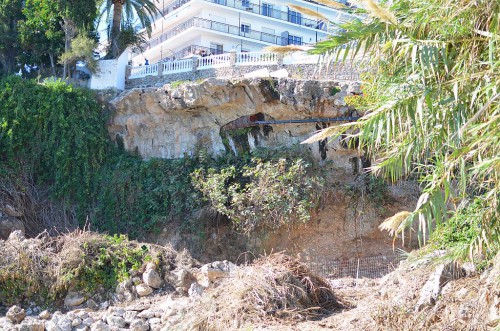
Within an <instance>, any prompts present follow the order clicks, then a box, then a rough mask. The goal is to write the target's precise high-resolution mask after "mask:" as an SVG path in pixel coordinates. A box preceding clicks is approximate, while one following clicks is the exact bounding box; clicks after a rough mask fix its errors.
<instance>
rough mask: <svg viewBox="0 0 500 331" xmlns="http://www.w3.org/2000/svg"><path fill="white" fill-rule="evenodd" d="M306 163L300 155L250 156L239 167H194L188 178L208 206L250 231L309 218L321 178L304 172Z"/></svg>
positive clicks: (319, 191) (318, 192)
mask: <svg viewBox="0 0 500 331" xmlns="http://www.w3.org/2000/svg"><path fill="white" fill-rule="evenodd" d="M309 166H310V165H309V164H308V163H306V162H305V161H303V160H302V159H297V160H294V161H287V160H286V159H279V160H278V161H263V160H261V159H252V161H251V165H248V166H244V167H243V168H239V169H237V168H236V167H234V166H228V167H223V168H221V169H213V168H212V169H208V171H204V170H197V171H195V172H194V173H193V176H192V178H193V182H194V186H195V187H196V188H197V189H199V190H200V191H201V192H202V193H203V195H204V196H205V198H206V200H207V201H208V202H209V204H210V205H211V207H212V208H214V209H215V210H217V211H218V212H220V213H222V214H224V215H226V216H227V217H229V219H231V220H232V221H233V222H234V224H235V225H236V227H237V228H239V229H240V230H241V231H243V232H245V233H246V234H250V233H251V232H254V231H258V230H264V229H270V230H275V229H277V228H279V227H280V226H282V225H290V224H292V223H294V222H297V221H301V222H306V221H308V220H310V218H311V210H312V209H314V208H315V207H316V206H317V204H318V202H319V199H320V197H321V194H322V188H323V178H322V177H320V176H317V175H314V174H311V173H310V172H308V171H307V170H308V168H309Z"/></svg>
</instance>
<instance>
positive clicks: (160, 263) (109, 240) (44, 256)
mask: <svg viewBox="0 0 500 331" xmlns="http://www.w3.org/2000/svg"><path fill="white" fill-rule="evenodd" d="M176 255H177V253H176V252H175V251H174V250H172V249H170V248H168V247H167V248H165V247H159V246H155V245H143V244H139V243H137V242H133V241H130V240H128V238H127V237H126V236H123V235H120V236H118V235H115V236H108V235H100V234H97V233H93V232H87V231H75V232H73V233H69V234H66V235H61V236H58V237H48V236H42V237H41V238H37V239H31V241H30V244H29V245H24V244H22V242H10V243H5V242H0V265H1V266H2V267H1V268H0V304H2V305H11V304H14V303H18V302H22V301H25V300H30V301H35V302H38V303H43V304H45V305H46V304H50V303H51V302H53V301H57V300H61V299H63V298H64V296H65V295H66V293H67V292H68V291H79V292H80V293H82V294H84V295H85V296H87V297H91V296H93V295H95V294H96V293H99V294H100V295H102V296H104V297H105V296H106V295H107V293H109V292H110V291H114V290H115V289H116V286H117V285H118V284H119V283H120V282H123V281H125V280H128V279H130V277H131V276H133V274H137V273H139V272H143V271H144V266H145V265H146V264H147V263H154V264H155V265H156V267H157V270H158V271H159V272H160V273H163V270H162V268H164V265H165V264H166V265H175V263H176V262H175V258H176Z"/></svg>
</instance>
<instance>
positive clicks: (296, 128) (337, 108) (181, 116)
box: [108, 79, 360, 167]
mask: <svg viewBox="0 0 500 331" xmlns="http://www.w3.org/2000/svg"><path fill="white" fill-rule="evenodd" d="M352 93H356V94H357V93H360V85H359V83H338V82H333V81H314V80H294V79H280V80H268V79H255V80H238V81H229V80H220V79H207V80H205V81H203V82H201V83H185V84H181V85H179V86H176V85H175V84H166V85H164V86H162V87H161V88H144V89H131V90H127V91H125V92H123V93H121V94H120V95H119V96H118V97H116V98H114V99H113V100H111V101H110V104H111V106H112V109H113V115H112V117H111V119H110V122H109V126H108V127H109V133H110V135H111V137H112V138H113V139H118V140H120V141H123V145H124V147H125V149H126V150H129V151H132V152H137V153H138V154H140V155H141V156H142V157H143V158H145V159H148V158H151V157H160V158H180V157H183V156H184V155H190V154H193V153H194V152H195V151H196V150H197V149H200V148H203V149H205V150H207V151H208V152H209V153H213V154H217V153H221V152H223V151H225V150H226V149H228V146H227V141H226V145H225V141H224V139H225V136H224V135H223V134H221V128H222V127H224V126H225V125H226V124H228V123H230V122H232V121H235V120H237V119H238V118H241V117H243V116H249V115H254V114H259V113H260V114H263V117H264V119H265V120H288V119H307V118H321V117H346V116H355V115H357V113H356V112H355V111H353V110H352V109H349V107H348V106H346V104H345V101H344V97H345V96H346V95H349V94H352ZM327 125H328V124H327V123H301V124H286V125H283V124H281V125H272V126H270V127H266V128H264V127H261V128H260V129H257V130H252V132H249V133H248V136H247V137H246V139H247V140H248V146H249V147H250V148H255V147H259V146H263V147H267V146H282V145H285V146H287V145H291V144H296V143H300V142H301V141H303V140H304V139H306V138H307V137H309V136H310V135H311V134H312V133H314V132H315V131H317V130H318V129H319V128H322V127H323V126H327ZM233 143H234V142H231V141H229V145H232V144H233ZM308 147H309V148H310V149H311V150H312V152H313V154H314V155H316V156H317V157H318V158H321V155H323V159H324V158H326V157H328V158H336V157H337V158H338V156H339V155H347V156H349V157H350V156H352V155H355V153H354V152H353V151H346V150H345V149H343V148H342V147H341V146H340V144H339V142H338V141H336V142H332V143H330V144H327V145H325V144H323V145H322V146H321V149H320V144H314V145H309V146H308ZM343 159H344V160H343V161H342V162H344V163H345V166H347V167H350V165H349V164H348V160H347V159H348V158H343Z"/></svg>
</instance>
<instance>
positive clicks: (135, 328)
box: [130, 319, 149, 331]
mask: <svg viewBox="0 0 500 331" xmlns="http://www.w3.org/2000/svg"><path fill="white" fill-rule="evenodd" d="M130 330H131V331H148V330H149V323H147V322H144V321H143V320H141V319H135V320H133V321H132V322H131V323H130Z"/></svg>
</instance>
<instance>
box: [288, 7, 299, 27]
mask: <svg viewBox="0 0 500 331" xmlns="http://www.w3.org/2000/svg"><path fill="white" fill-rule="evenodd" d="M288 22H292V23H296V24H302V14H301V13H299V12H296V11H293V10H288Z"/></svg>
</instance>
